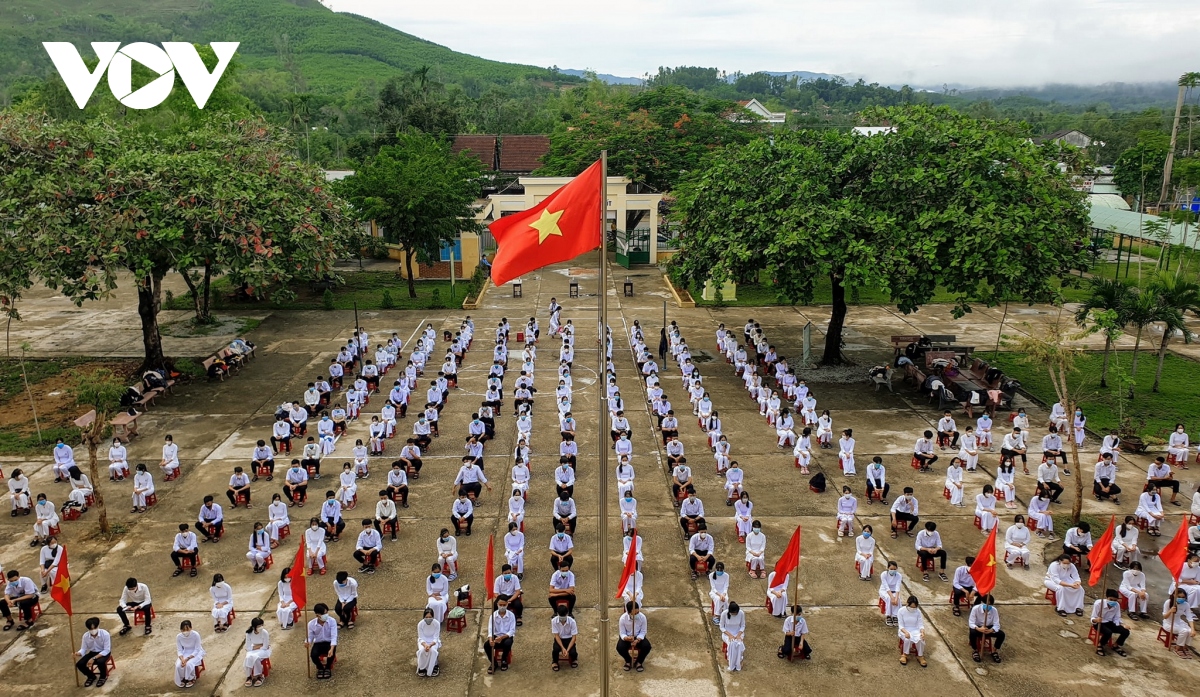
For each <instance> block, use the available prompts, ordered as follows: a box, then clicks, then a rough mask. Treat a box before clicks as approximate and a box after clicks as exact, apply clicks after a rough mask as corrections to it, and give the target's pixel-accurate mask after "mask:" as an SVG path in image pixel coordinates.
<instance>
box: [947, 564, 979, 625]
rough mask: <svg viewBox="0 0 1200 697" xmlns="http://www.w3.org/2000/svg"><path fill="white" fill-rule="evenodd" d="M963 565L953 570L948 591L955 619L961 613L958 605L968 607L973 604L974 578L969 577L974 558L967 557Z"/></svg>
mask: <svg viewBox="0 0 1200 697" xmlns="http://www.w3.org/2000/svg"><path fill="white" fill-rule="evenodd" d="M964 561H965V563H964V564H963V565H962V566H960V567H958V568H957V569H955V570H954V582H953V584H952V589H951V591H950V602H951V603H952V604H953V606H954V607H953V608H952V611H953V612H954V616H955V617H959V616H960V615H961V613H962V611H961V610H959V605H960V604H962V605H966V606H968V607H970V606H971V605H972V604H974V602H975V578H974V577H972V576H971V565H972V564H974V563H975V557H967V558H966V559H965V560H964Z"/></svg>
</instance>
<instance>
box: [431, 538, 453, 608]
mask: <svg viewBox="0 0 1200 697" xmlns="http://www.w3.org/2000/svg"><path fill="white" fill-rule="evenodd" d="M435 546H436V547H437V555H438V563H439V564H441V566H442V569H443V570H444V571H445V572H446V573H447V574H448V575H449V577H450V580H451V581H453V580H454V579H456V578H458V540H456V539H454V538H453V537H451V536H450V531H449V530H447V529H446V528H442V531H441V532H440V533H438V539H437V542H436V544H435ZM438 621H439V622H440V621H441V618H440V617H439V618H438Z"/></svg>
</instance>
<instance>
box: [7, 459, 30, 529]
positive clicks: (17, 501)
mask: <svg viewBox="0 0 1200 697" xmlns="http://www.w3.org/2000/svg"><path fill="white" fill-rule="evenodd" d="M9 474H10V477H9V479H8V496H9V500H10V503H11V508H12V511H11V513H10V515H11V516H12V517H13V518H16V517H17V516H18V515H20V514H25V515H29V512H30V510H31V504H30V503H29V477H27V476H25V473H24V472H22V471H21V470H19V469H15V470H13V471H12V472H10V473H9Z"/></svg>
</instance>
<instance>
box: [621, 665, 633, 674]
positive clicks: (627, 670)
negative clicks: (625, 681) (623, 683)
mask: <svg viewBox="0 0 1200 697" xmlns="http://www.w3.org/2000/svg"><path fill="white" fill-rule="evenodd" d="M632 667H633V666H632V665H631V664H629V663H626V664H625V665H624V666H622V668H623V669H624V670H625V672H627V673H628V672H629V669H630V668H632Z"/></svg>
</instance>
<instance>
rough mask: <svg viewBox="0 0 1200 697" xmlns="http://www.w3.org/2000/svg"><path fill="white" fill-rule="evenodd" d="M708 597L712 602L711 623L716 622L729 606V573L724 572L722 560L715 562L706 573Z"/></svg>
mask: <svg viewBox="0 0 1200 697" xmlns="http://www.w3.org/2000/svg"><path fill="white" fill-rule="evenodd" d="M708 599H709V600H710V601H711V604H712V613H713V617H712V621H713V624H718V623H719V622H720V618H721V614H722V613H724V612H725V611H726V609H728V607H729V574H727V573H725V563H724V562H717V564H716V566H715V567H714V568H713V571H712V572H711V573H709V574H708Z"/></svg>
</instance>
